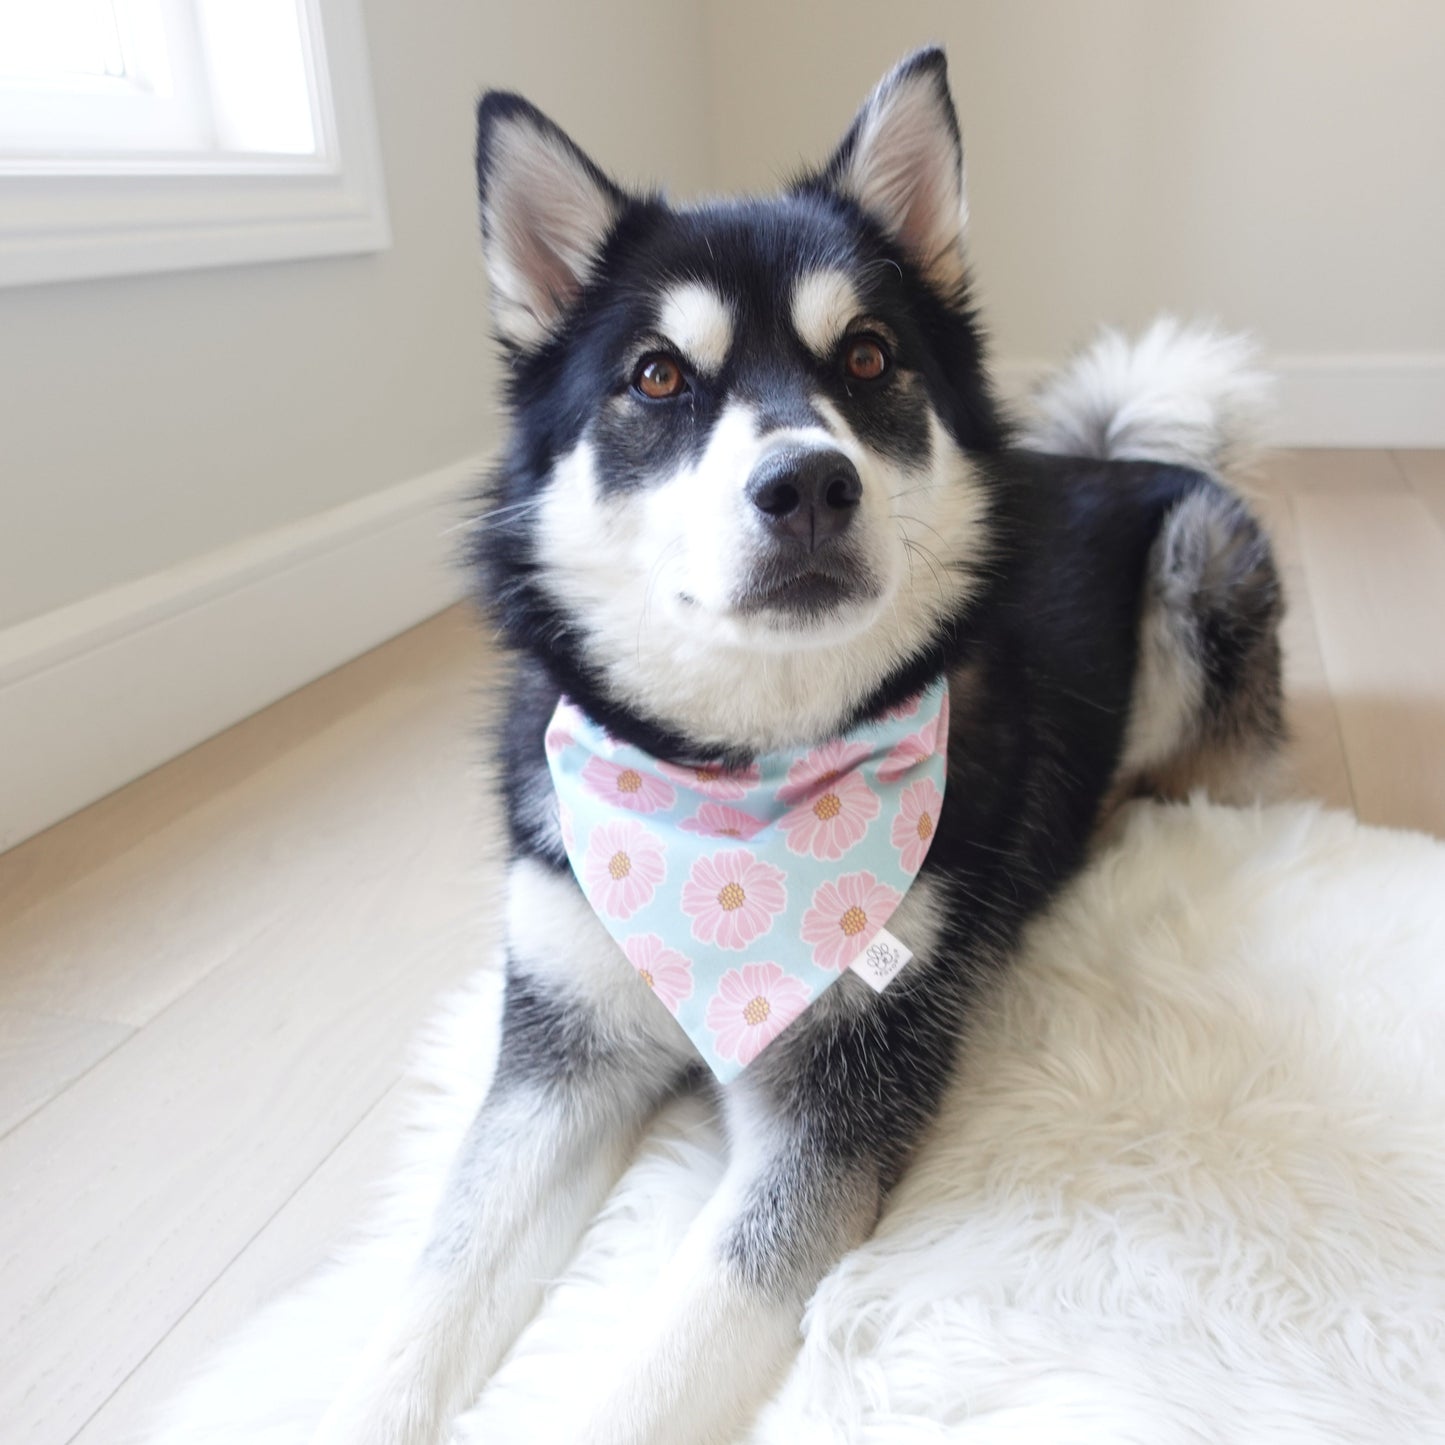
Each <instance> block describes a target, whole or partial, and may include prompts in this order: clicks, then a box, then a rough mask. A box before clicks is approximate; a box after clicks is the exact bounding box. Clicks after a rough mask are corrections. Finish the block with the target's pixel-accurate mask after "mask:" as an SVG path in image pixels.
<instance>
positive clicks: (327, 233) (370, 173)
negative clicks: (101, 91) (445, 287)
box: [0, 0, 391, 286]
mask: <svg viewBox="0 0 1445 1445" xmlns="http://www.w3.org/2000/svg"><path fill="white" fill-rule="evenodd" d="M316 9H317V11H319V12H320V15H321V17H322V18H323V22H324V27H325V29H324V33H325V38H326V52H327V62H328V64H327V67H326V71H327V73H328V79H329V86H330V100H331V106H332V111H331V113H332V116H333V117H334V133H333V134H331V135H329V136H328V137H327V144H326V146H325V148H324V149H325V154H324V156H322V157H296V156H283V155H278V156H261V155H245V154H240V155H235V154H224V153H209V154H197V155H151V156H147V155H129V156H110V157H100V158H97V157H85V156H81V157H75V158H66V159H62V160H53V161H51V160H40V159H28V158H0V286H25V285H36V284H40V283H44V282H52V281H74V280H80V279H83V278H87V277H97V276H122V275H135V274H139V273H144V272H157V271H183V270H192V269H197V268H201V267H210V266H230V265H239V264H243V263H247V262H257V261H280V260H289V259H299V258H303V257H314V256H344V255H356V254H359V253H363V252H369V251H380V250H384V249H386V247H387V246H389V245H390V244H391V228H390V223H389V220H388V217H387V209H386V196H385V188H384V185H383V181H382V172H381V156H380V148H379V146H378V143H377V137H376V122H375V117H374V115H373V112H372V106H371V98H370V81H369V71H368V67H367V58H366V44H365V37H364V34H363V32H362V28H361V16H360V11H359V5H358V3H357V0H320V3H319V4H317V5H316Z"/></svg>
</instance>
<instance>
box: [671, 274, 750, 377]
mask: <svg viewBox="0 0 1445 1445" xmlns="http://www.w3.org/2000/svg"><path fill="white" fill-rule="evenodd" d="M657 324H658V328H659V330H660V331H661V332H662V334H663V335H664V336H666V337H667V339H668V340H669V341H671V342H672V344H673V345H674V346H676V347H677V348H678V350H679V351H681V352H682V354H683V355H684V356H685V357H687V359H688V360H689V361H692V362H694V363H695V364H696V365H698V366H700V367H701V368H702V369H703V370H704V371H721V370H722V368H723V363H724V362H725V361H726V360H727V359H728V350H729V348H730V347H731V346H732V344H733V316H732V312H731V310H730V309H729V308H728V304H727V302H726V301H724V300H723V298H722V297H721V296H719V295H718V294H717V292H716V291H714V290H713V289H712V287H711V286H704V285H703V283H702V282H701V281H685V282H683V283H682V284H681V285H679V286H673V287H670V288H669V289H668V290H667V291H665V292H663V296H662V301H661V303H660V304H659V306H658V312H657Z"/></svg>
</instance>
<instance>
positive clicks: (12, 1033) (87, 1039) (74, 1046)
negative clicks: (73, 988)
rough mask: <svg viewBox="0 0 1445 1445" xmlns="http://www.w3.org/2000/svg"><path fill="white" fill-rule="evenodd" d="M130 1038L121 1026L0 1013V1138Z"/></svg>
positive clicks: (5, 1010) (8, 1010) (25, 1012)
mask: <svg viewBox="0 0 1445 1445" xmlns="http://www.w3.org/2000/svg"><path fill="white" fill-rule="evenodd" d="M131 1033H132V1030H131V1029H129V1028H127V1027H126V1026H125V1025H123V1024H112V1023H99V1022H96V1021H95V1020H93V1019H73V1018H64V1017H62V1016H61V1015H59V1014H47V1013H36V1012H34V1011H33V1010H31V1009H16V1008H5V1007H0V1135H4V1134H8V1133H9V1132H10V1130H11V1129H13V1128H14V1127H15V1125H17V1124H18V1123H20V1122H21V1121H22V1120H23V1119H26V1118H28V1117H29V1116H30V1115H31V1114H33V1113H34V1112H35V1111H36V1110H37V1109H38V1108H40V1107H41V1105H43V1104H45V1103H47V1102H49V1100H51V1099H53V1098H54V1097H55V1095H57V1094H58V1093H59V1092H60V1091H61V1090H62V1089H63V1088H65V1086H66V1085H67V1084H69V1083H71V1082H72V1081H73V1080H75V1079H78V1078H79V1077H80V1076H81V1075H82V1074H83V1073H84V1072H85V1071H86V1070H87V1069H88V1068H90V1066H91V1065H92V1064H94V1063H96V1062H97V1061H98V1060H100V1059H103V1058H104V1057H105V1056H106V1054H108V1053H109V1052H110V1051H111V1050H112V1049H113V1048H115V1046H116V1045H117V1044H118V1043H120V1042H121V1040H122V1039H125V1038H128V1037H129V1036H130V1034H131Z"/></svg>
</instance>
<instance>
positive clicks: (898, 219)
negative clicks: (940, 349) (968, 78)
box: [820, 47, 967, 295]
mask: <svg viewBox="0 0 1445 1445" xmlns="http://www.w3.org/2000/svg"><path fill="white" fill-rule="evenodd" d="M820 179H821V180H822V182H823V183H824V184H825V185H828V186H831V187H832V189H834V190H835V191H837V192H838V193H839V194H841V195H845V196H848V197H849V198H851V199H852V200H854V201H856V202H857V203H858V204H859V205H860V206H861V207H862V208H863V209H864V210H865V211H867V212H868V214H869V215H870V216H872V217H873V218H874V219H875V220H876V221H878V222H879V223H880V224H881V225H882V226H883V228H884V229H885V230H886V231H887V232H888V234H889V235H890V236H892V237H893V239H894V240H895V241H896V242H897V243H898V244H899V246H900V247H901V248H902V249H903V250H904V251H906V252H907V253H908V255H909V256H911V257H912V258H913V261H914V262H915V264H916V265H917V266H918V267H919V269H920V270H921V271H922V272H923V274H924V275H925V276H926V277H927V278H928V280H929V281H931V282H932V283H933V284H934V286H935V287H937V288H938V290H939V291H940V292H941V293H942V294H944V295H951V294H953V293H954V292H956V291H957V290H958V289H959V288H960V287H961V286H962V284H963V280H964V262H963V232H964V223H965V221H966V219H967V206H966V202H965V199H964V190H963V142H962V139H961V138H960V135H959V130H958V116H957V115H956V114H955V113H954V109H953V101H952V99H951V97H950V96H949V93H948V63H947V61H946V60H945V58H944V54H943V51H942V50H940V49H938V48H937V47H933V48H930V49H927V50H919V51H916V52H915V53H914V54H912V55H910V56H909V57H908V58H907V59H906V60H904V61H903V62H902V63H901V64H899V65H898V66H897V67H895V69H893V70H892V71H891V72H890V73H889V74H888V75H886V76H884V78H883V80H882V81H881V82H880V83H879V85H878V88H877V89H876V90H875V91H874V92H873V94H872V95H870V96H869V97H868V100H867V102H866V103H865V104H864V106H863V109H862V110H860V111H859V112H858V117H857V119H856V120H855V121H854V122H853V125H852V128H851V129H850V130H849V131H848V134H847V135H846V136H844V137H843V141H842V143H841V144H840V145H839V147H838V149H837V150H836V151H835V152H834V153H833V158H832V159H831V160H830V161H829V162H828V164H827V166H826V167H825V168H824V171H823V173H822V176H821V178H820Z"/></svg>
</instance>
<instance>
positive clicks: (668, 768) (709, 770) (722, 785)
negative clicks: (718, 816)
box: [657, 763, 762, 803]
mask: <svg viewBox="0 0 1445 1445" xmlns="http://www.w3.org/2000/svg"><path fill="white" fill-rule="evenodd" d="M657 766H658V767H659V768H661V769H662V771H663V772H664V773H666V774H667V776H668V777H669V778H671V779H672V780H673V781H674V782H676V783H679V784H680V785H681V786H682V787H684V788H688V789H690V790H691V791H692V792H694V793H701V794H702V795H703V797H705V798H716V799H718V801H719V802H723V803H735V802H737V800H738V799H739V798H741V797H745V796H746V795H747V793H748V791H749V789H751V788H755V787H757V785H758V782H759V780H760V779H761V778H762V773H761V772H760V771H759V769H758V765H757V764H756V763H749V764H748V765H747V767H745V768H738V769H736V770H735V771H731V772H730V771H728V770H727V769H726V768H724V767H722V766H721V765H720V764H718V763H703V764H701V765H700V766H699V767H695V768H683V767H679V766H678V765H677V764H676V763H658V765H657Z"/></svg>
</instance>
